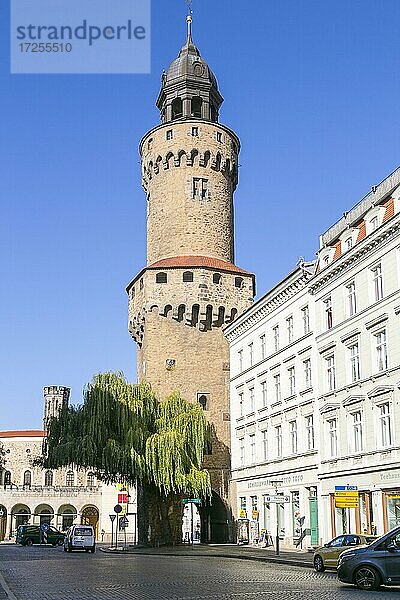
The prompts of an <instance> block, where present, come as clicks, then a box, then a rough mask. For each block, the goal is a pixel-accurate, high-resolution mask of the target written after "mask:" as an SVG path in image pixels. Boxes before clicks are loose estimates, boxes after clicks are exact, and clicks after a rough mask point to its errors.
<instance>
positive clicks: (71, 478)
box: [65, 471, 75, 487]
mask: <svg viewBox="0 0 400 600" xmlns="http://www.w3.org/2000/svg"><path fill="white" fill-rule="evenodd" d="M74 483H75V475H74V472H73V471H67V474H66V476H65V485H66V486H67V487H74Z"/></svg>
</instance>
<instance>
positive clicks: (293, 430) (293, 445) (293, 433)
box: [289, 421, 297, 454]
mask: <svg viewBox="0 0 400 600" xmlns="http://www.w3.org/2000/svg"><path fill="white" fill-rule="evenodd" d="M289 432H290V449H291V451H292V454H297V421H289Z"/></svg>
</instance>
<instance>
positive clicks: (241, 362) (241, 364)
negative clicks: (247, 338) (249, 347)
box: [238, 350, 243, 372]
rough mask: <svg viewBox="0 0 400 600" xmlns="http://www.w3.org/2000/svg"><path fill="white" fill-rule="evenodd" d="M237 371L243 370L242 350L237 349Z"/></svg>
mask: <svg viewBox="0 0 400 600" xmlns="http://www.w3.org/2000/svg"><path fill="white" fill-rule="evenodd" d="M238 364H239V372H241V371H243V350H239V351H238Z"/></svg>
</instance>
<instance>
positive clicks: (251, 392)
mask: <svg viewBox="0 0 400 600" xmlns="http://www.w3.org/2000/svg"><path fill="white" fill-rule="evenodd" d="M249 396H250V412H252V413H253V412H254V411H255V409H256V402H255V398H254V387H251V388H249Z"/></svg>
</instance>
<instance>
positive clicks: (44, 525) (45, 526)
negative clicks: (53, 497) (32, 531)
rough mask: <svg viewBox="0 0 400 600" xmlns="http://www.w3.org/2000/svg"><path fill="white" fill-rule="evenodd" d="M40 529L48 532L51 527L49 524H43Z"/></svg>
mask: <svg viewBox="0 0 400 600" xmlns="http://www.w3.org/2000/svg"><path fill="white" fill-rule="evenodd" d="M40 529H41V530H42V531H48V530H49V529H50V525H49V524H48V523H42V524H41V526H40Z"/></svg>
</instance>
